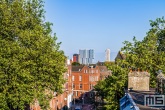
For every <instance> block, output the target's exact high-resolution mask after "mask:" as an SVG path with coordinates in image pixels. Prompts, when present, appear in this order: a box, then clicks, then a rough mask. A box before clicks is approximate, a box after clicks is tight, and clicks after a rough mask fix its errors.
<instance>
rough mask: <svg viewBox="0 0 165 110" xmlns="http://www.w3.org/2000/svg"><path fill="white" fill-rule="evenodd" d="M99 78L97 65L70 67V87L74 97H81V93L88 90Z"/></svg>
mask: <svg viewBox="0 0 165 110" xmlns="http://www.w3.org/2000/svg"><path fill="white" fill-rule="evenodd" d="M99 80H100V70H99V67H98V66H74V67H72V87H73V91H74V98H79V97H81V94H83V93H85V92H89V91H91V90H92V89H93V86H95V85H96V84H97V82H98V81H99Z"/></svg>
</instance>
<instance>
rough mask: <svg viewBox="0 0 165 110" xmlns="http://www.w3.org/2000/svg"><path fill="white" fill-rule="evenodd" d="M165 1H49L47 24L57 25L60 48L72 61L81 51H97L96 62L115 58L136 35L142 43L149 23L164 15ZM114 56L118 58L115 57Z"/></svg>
mask: <svg viewBox="0 0 165 110" xmlns="http://www.w3.org/2000/svg"><path fill="white" fill-rule="evenodd" d="M164 4H165V1H164V0H152V1H151V0H144V1H142V0H141V1H132V0H125V1H122V0H115V1H108V0H104V1H102V0H79V1H77V0H69V1H68V0H54V1H50V0H45V10H46V21H50V22H52V23H53V24H54V25H53V27H52V30H53V32H54V33H56V35H57V38H58V41H59V42H62V44H61V47H60V49H61V50H64V52H65V55H66V56H69V57H70V58H71V57H72V55H73V54H74V53H78V52H77V51H78V50H79V49H86V48H87V49H88V48H92V49H94V50H95V55H96V57H95V60H97V61H104V60H105V55H104V51H105V49H107V48H110V49H111V52H112V53H111V54H112V55H111V57H112V58H111V59H112V60H114V57H115V56H116V54H117V52H118V51H119V50H120V49H121V47H123V43H122V42H124V41H125V40H127V41H132V38H133V36H136V38H137V40H142V39H143V38H144V37H145V35H146V32H147V31H149V29H150V25H149V24H150V22H149V20H155V19H156V18H159V17H162V16H164V15H165V14H164V10H165V7H164ZM113 54H114V55H113Z"/></svg>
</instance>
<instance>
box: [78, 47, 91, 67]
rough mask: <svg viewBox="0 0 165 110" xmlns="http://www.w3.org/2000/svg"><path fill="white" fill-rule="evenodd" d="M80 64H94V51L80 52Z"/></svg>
mask: <svg viewBox="0 0 165 110" xmlns="http://www.w3.org/2000/svg"><path fill="white" fill-rule="evenodd" d="M79 55H80V64H85V65H87V64H92V63H93V59H94V50H93V49H90V50H86V49H85V50H79Z"/></svg>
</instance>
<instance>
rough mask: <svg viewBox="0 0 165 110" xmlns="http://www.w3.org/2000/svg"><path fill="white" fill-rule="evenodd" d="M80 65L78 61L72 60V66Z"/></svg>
mask: <svg viewBox="0 0 165 110" xmlns="http://www.w3.org/2000/svg"><path fill="white" fill-rule="evenodd" d="M79 65H80V63H78V62H73V63H72V66H79Z"/></svg>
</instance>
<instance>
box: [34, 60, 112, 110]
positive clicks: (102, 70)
mask: <svg viewBox="0 0 165 110" xmlns="http://www.w3.org/2000/svg"><path fill="white" fill-rule="evenodd" d="M70 64H71V63H68V65H66V68H67V72H66V73H64V79H65V80H66V82H65V84H64V85H63V93H62V94H58V95H57V93H56V92H52V94H53V95H54V97H53V98H52V100H51V101H50V108H51V110H60V109H62V108H65V107H66V106H67V108H71V106H72V101H73V99H81V98H82V97H83V95H87V96H88V97H90V96H93V92H91V91H92V90H93V89H94V88H93V87H94V86H95V85H96V84H97V82H98V81H99V80H102V79H104V78H106V77H107V76H108V75H111V73H110V71H108V70H107V68H106V67H105V66H98V65H92V66H86V65H80V66H71V65H70ZM31 108H33V110H41V109H40V106H39V103H38V101H37V100H36V103H35V104H34V105H32V106H31Z"/></svg>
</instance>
